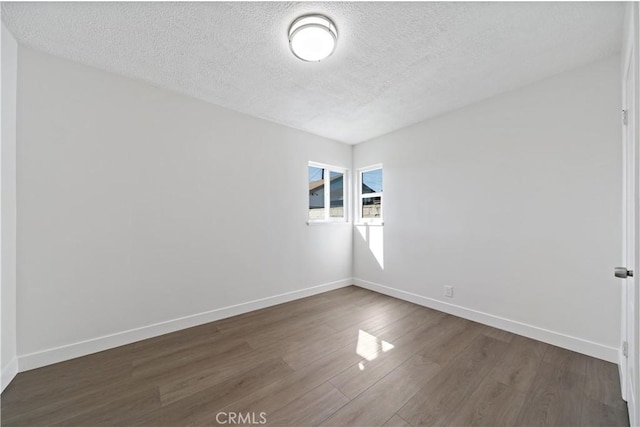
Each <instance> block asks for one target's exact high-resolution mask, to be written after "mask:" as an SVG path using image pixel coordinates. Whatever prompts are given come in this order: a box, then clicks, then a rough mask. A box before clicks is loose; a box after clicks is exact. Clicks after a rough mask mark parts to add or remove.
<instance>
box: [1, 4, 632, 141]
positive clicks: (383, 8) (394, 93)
mask: <svg viewBox="0 0 640 427" xmlns="http://www.w3.org/2000/svg"><path fill="white" fill-rule="evenodd" d="M312 12H316V13H318V12H319V13H324V14H326V15H327V16H329V17H331V18H332V19H333V20H334V22H335V23H336V26H337V28H338V32H339V40H338V46H337V49H336V51H335V53H334V54H333V55H332V56H331V57H329V58H328V59H326V60H324V61H323V62H320V63H305V62H302V61H300V60H298V59H296V58H295V57H294V56H293V55H292V54H291V52H290V51H289V46H288V40H287V29H288V26H289V24H290V23H291V21H293V20H294V19H295V18H297V17H298V16H299V15H302V14H306V13H312ZM622 12H623V6H622V4H621V3H582V2H580V3H578V2H571V3H542V2H541V3H502V2H498V3H386V2H379V3H374V2H371V3H369V2H335V3H334V2H328V3H240V2H234V3H203V2H199V3H151V2H145V3H3V4H2V19H3V21H4V22H5V24H6V25H7V27H8V28H9V30H10V31H11V32H12V33H13V34H14V35H15V36H16V38H17V39H18V41H19V42H21V43H23V44H24V45H26V46H30V47H32V48H35V49H38V50H42V51H45V52H48V53H51V54H54V55H57V56H61V57H64V58H68V59H72V60H75V61H79V62H82V63H85V64H89V65H92V66H94V67H98V68H101V69H105V70H108V71H112V72H115V73H118V74H122V75H125V76H129V77H134V78H139V79H143V80H146V81H148V82H151V83H153V84H155V85H158V86H162V87H166V88H170V89H173V90H176V91H179V92H182V93H185V94H188V95H192V96H194V97H197V98H200V99H203V100H206V101H209V102H212V103H214V104H218V105H221V106H224V107H227V108H230V109H233V110H236V111H240V112H243V113H247V114H251V115H254V116H258V117H262V118H265V119H268V120H272V121H274V122H277V123H281V124H284V125H288V126H292V127H295V128H298V129H302V130H305V131H308V132H311V133H314V134H318V135H322V136H325V137H329V138H333V139H336V140H338V141H343V142H348V143H358V142H361V141H364V140H367V139H370V138H372V137H375V136H378V135H381V134H384V133H387V132H390V131H392V130H395V129H399V128H401V127H404V126H407V125H409V124H412V123H415V122H419V121H421V120H424V119H427V118H429V117H433V116H435V115H438V114H441V113H443V112H445V111H449V110H452V109H455V108H459V107H461V106H464V105H467V104H470V103H472V102H475V101H478V100H480V99H483V98H487V97H490V96H493V95H496V94H498V93H501V92H504V91H506V90H509V89H513V88H516V87H519V86H522V85H525V84H527V83H530V82H533V81H535V80H538V79H540V78H544V77H546V76H550V75H552V74H555V73H558V72H561V71H564V70H567V69H570V68H573V67H576V66H580V65H583V64H586V63H589V62H591V61H594V60H597V59H600V58H604V57H606V56H608V55H611V54H613V53H616V52H617V51H618V50H619V45H620V40H621V26H622Z"/></svg>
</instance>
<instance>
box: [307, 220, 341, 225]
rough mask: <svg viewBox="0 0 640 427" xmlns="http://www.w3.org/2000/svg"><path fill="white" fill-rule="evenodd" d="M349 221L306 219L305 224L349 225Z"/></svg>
mask: <svg viewBox="0 0 640 427" xmlns="http://www.w3.org/2000/svg"><path fill="white" fill-rule="evenodd" d="M349 224H350V222H349V221H307V225H349Z"/></svg>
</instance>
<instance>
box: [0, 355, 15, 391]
mask: <svg viewBox="0 0 640 427" xmlns="http://www.w3.org/2000/svg"><path fill="white" fill-rule="evenodd" d="M17 374H18V358H17V357H14V358H13V359H11V361H10V362H9V363H7V366H5V367H4V368H2V373H0V392H3V391H4V389H5V388H7V386H8V385H9V383H10V382H11V381H12V380H13V379H14V378H15V376H16V375H17Z"/></svg>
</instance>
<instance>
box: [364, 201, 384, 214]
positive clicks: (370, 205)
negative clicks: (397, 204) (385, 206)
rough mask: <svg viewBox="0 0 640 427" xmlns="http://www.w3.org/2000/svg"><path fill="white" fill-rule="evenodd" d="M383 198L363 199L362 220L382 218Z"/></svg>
mask: <svg viewBox="0 0 640 427" xmlns="http://www.w3.org/2000/svg"><path fill="white" fill-rule="evenodd" d="M381 210H382V197H380V196H378V197H365V198H363V199H362V218H380V213H381Z"/></svg>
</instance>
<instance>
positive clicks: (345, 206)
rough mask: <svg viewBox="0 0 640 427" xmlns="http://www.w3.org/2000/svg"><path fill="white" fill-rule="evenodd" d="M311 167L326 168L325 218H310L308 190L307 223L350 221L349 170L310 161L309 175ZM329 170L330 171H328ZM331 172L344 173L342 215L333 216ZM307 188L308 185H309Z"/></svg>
mask: <svg viewBox="0 0 640 427" xmlns="http://www.w3.org/2000/svg"><path fill="white" fill-rule="evenodd" d="M309 167H313V168H319V169H324V170H325V174H324V189H325V191H324V219H309V197H308V192H307V224H322V223H348V222H349V206H348V205H349V203H348V202H349V182H350V181H349V170H348V169H347V168H342V167H339V166H333V165H328V164H325V163H318V162H309V163H308V165H307V176H308V171H309ZM327 172H328V173H327ZM331 172H337V173H341V174H342V191H343V195H342V197H343V204H342V207H343V214H342V217H340V218H338V217H331ZM307 181H308V179H307ZM307 188H309V187H308V185H307Z"/></svg>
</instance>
